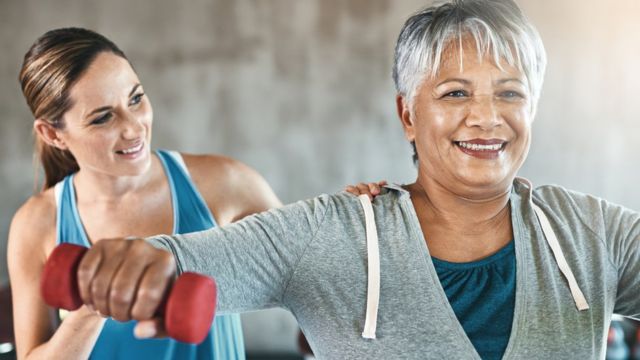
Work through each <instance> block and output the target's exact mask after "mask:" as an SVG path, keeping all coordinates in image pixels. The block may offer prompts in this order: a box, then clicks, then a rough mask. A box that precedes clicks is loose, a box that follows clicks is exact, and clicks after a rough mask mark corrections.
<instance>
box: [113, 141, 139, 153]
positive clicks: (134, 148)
mask: <svg viewBox="0 0 640 360" xmlns="http://www.w3.org/2000/svg"><path fill="white" fill-rule="evenodd" d="M142 145H144V144H143V143H140V144H138V145H137V146H134V147H132V148H128V149H124V150H118V151H116V153H118V154H124V155H127V154H133V153H135V152H138V151H140V150H142Z"/></svg>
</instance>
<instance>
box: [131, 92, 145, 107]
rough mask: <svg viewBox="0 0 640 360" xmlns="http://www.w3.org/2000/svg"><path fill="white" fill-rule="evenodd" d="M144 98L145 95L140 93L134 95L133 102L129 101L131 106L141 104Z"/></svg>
mask: <svg viewBox="0 0 640 360" xmlns="http://www.w3.org/2000/svg"><path fill="white" fill-rule="evenodd" d="M143 96H144V93H139V94H136V95H134V96H133V97H132V98H131V100H129V106H133V105H138V104H140V102H141V101H142V97H143Z"/></svg>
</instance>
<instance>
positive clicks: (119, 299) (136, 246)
mask: <svg viewBox="0 0 640 360" xmlns="http://www.w3.org/2000/svg"><path fill="white" fill-rule="evenodd" d="M143 245H144V244H143V243H141V242H140V241H136V240H132V241H131V243H130V246H129V247H128V257H129V258H133V259H136V258H137V259H139V258H141V257H143V256H144V251H145V249H144V246H143ZM145 270H146V264H145V263H144V262H142V261H124V262H122V264H121V265H120V267H119V269H118V271H117V273H116V274H115V276H114V278H113V280H112V282H111V287H110V290H109V297H108V303H109V310H110V315H111V316H112V317H113V318H114V319H116V320H118V321H128V320H130V319H131V308H132V307H133V302H134V301H135V296H136V292H137V289H138V286H139V283H140V281H141V279H142V277H143V273H144V271H145Z"/></svg>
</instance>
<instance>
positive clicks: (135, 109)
mask: <svg viewBox="0 0 640 360" xmlns="http://www.w3.org/2000/svg"><path fill="white" fill-rule="evenodd" d="M69 96H70V98H71V101H72V104H73V105H72V106H71V108H70V109H69V111H67V112H66V113H65V114H64V117H63V121H64V128H63V129H62V130H56V133H57V137H58V138H59V141H58V142H57V143H56V146H59V147H63V148H67V149H69V151H70V152H71V153H72V154H73V156H74V157H75V158H76V160H77V162H78V165H79V167H80V170H81V171H82V170H86V171H93V172H97V173H102V174H107V175H112V176H132V175H139V174H141V173H143V172H144V171H146V170H147V169H148V168H149V166H150V163H151V154H150V150H149V145H150V141H151V124H152V118H153V112H152V109H151V104H150V103H149V101H148V99H147V97H146V96H145V95H144V92H143V89H142V85H140V80H139V79H138V76H137V75H136V73H135V72H134V71H133V69H132V68H131V65H130V64H129V62H128V61H127V60H126V59H124V58H122V57H120V56H117V55H114V54H112V53H110V52H103V53H101V54H99V55H98V56H97V57H96V58H95V59H94V61H93V62H92V63H91V65H90V66H89V68H88V69H87V70H86V72H85V73H84V74H83V75H82V76H81V77H80V78H79V80H78V82H77V83H75V84H74V85H73V87H72V88H71V90H70V94H69Z"/></svg>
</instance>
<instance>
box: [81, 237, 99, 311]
mask: <svg viewBox="0 0 640 360" xmlns="http://www.w3.org/2000/svg"><path fill="white" fill-rule="evenodd" d="M98 244H99V243H96V245H95V246H93V247H92V248H90V249H89V250H88V251H87V253H86V254H85V255H84V257H83V258H82V260H80V264H79V265H78V292H79V293H80V298H81V299H82V302H83V303H84V304H85V305H87V307H89V309H91V310H94V309H95V307H94V306H93V298H92V296H91V282H92V280H93V278H94V276H95V274H96V273H97V272H98V269H99V268H100V264H101V263H102V259H103V254H102V248H101V247H100V246H98Z"/></svg>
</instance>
